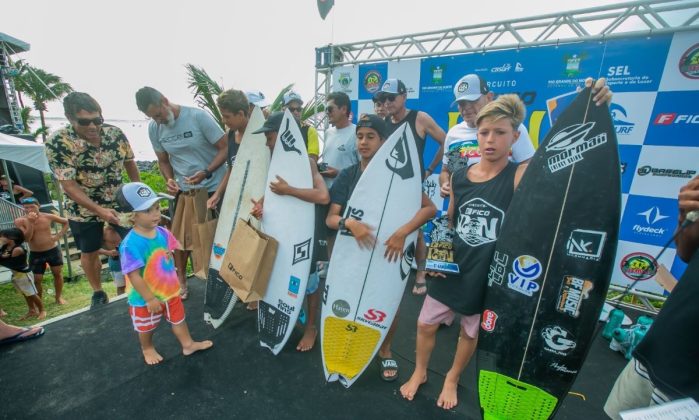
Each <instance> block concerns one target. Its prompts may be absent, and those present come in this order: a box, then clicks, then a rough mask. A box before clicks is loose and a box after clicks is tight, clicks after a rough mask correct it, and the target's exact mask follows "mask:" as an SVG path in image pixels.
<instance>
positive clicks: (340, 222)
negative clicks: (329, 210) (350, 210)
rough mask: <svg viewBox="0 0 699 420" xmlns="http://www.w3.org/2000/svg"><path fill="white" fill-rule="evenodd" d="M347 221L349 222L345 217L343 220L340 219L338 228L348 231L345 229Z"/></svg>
mask: <svg viewBox="0 0 699 420" xmlns="http://www.w3.org/2000/svg"><path fill="white" fill-rule="evenodd" d="M346 221H347V218H345V217H343V218H341V219H340V221H339V222H337V226H338V228H339V229H340V230H347V228H346V227H345V222H346Z"/></svg>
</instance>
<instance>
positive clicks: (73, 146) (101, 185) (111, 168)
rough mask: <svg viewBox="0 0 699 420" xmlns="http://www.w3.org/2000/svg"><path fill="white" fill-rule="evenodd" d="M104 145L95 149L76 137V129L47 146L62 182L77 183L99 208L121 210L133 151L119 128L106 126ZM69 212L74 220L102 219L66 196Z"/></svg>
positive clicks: (65, 131) (58, 135) (62, 132)
mask: <svg viewBox="0 0 699 420" xmlns="http://www.w3.org/2000/svg"><path fill="white" fill-rule="evenodd" d="M100 135H101V137H102V141H101V143H100V145H99V146H93V145H92V144H90V143H89V142H88V141H87V140H84V139H82V138H80V137H78V135H77V134H76V133H75V130H74V129H73V127H72V126H70V125H69V126H68V127H66V128H62V129H60V130H58V131H57V132H55V133H54V134H53V135H52V136H51V137H50V138H49V139H48V140H47V141H46V143H45V146H46V156H47V157H48V160H49V164H50V165H51V169H53V173H54V175H55V176H56V178H57V179H58V180H59V181H69V180H74V181H76V182H77V183H78V185H80V188H82V190H83V191H84V192H85V194H86V195H87V196H88V197H89V198H90V200H92V201H94V202H95V203H97V204H98V205H100V206H102V207H104V208H108V209H118V204H117V203H116V200H115V199H116V192H117V189H119V187H120V186H121V184H122V172H123V170H124V162H125V161H127V160H133V159H134V153H133V150H131V145H129V141H128V140H127V138H126V136H125V135H124V133H123V132H122V131H121V129H119V128H118V127H114V126H112V125H107V124H105V125H103V126H102V128H101V129H100ZM66 210H67V211H68V216H69V218H70V219H71V220H74V221H78V222H94V221H99V220H100V219H99V218H98V217H97V215H95V214H94V213H92V212H91V211H89V210H87V209H86V208H84V207H82V206H80V205H78V203H76V202H75V201H73V200H72V199H71V198H70V197H67V194H66Z"/></svg>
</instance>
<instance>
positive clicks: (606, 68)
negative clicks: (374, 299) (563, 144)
mask: <svg viewBox="0 0 699 420" xmlns="http://www.w3.org/2000/svg"><path fill="white" fill-rule="evenodd" d="M639 51H643V54H639V53H638V52H639ZM468 73H476V74H478V75H480V76H481V77H483V78H484V79H485V80H486V81H487V82H488V86H489V88H490V89H491V90H492V91H493V92H494V93H495V94H496V95H497V94H505V93H516V94H518V95H519V96H520V98H522V101H523V102H524V103H525V105H526V107H527V116H526V118H525V121H524V125H525V126H526V127H527V129H528V131H529V136H530V137H531V139H532V142H533V143H534V146H535V147H538V144H539V142H540V141H542V140H543V139H544V138H545V136H546V133H547V132H548V131H549V129H550V128H551V123H550V120H549V115H548V111H547V105H546V101H547V99H550V98H555V97H558V96H560V95H563V94H566V93H569V92H574V91H575V89H576V88H577V87H580V86H583V84H584V80H585V78H586V77H593V78H597V77H598V76H599V77H606V78H607V80H608V83H609V85H610V86H611V89H612V91H613V92H614V97H613V103H612V104H611V106H610V112H611V114H612V117H613V120H614V125H615V130H616V133H617V138H618V140H619V144H620V147H619V151H620V158H621V170H622V171H623V175H622V192H623V197H622V224H621V227H620V229H621V232H620V239H621V241H620V246H619V252H618V255H617V268H616V269H615V271H614V275H613V278H612V283H614V284H617V285H626V284H628V280H629V277H627V276H626V275H624V274H623V272H622V270H621V269H620V268H619V264H620V263H621V261H622V259H623V258H624V256H625V255H627V254H631V253H634V252H641V253H646V254H650V255H651V256H655V255H656V254H657V252H659V251H660V247H661V246H662V245H663V244H664V243H665V241H667V240H668V239H669V237H670V236H668V235H671V233H669V231H670V230H674V227H675V225H676V223H677V194H678V192H679V189H680V187H682V186H683V185H685V184H686V183H687V182H688V181H689V180H690V179H691V178H693V177H694V176H696V175H697V172H698V171H699V108H697V106H696V104H697V103H699V32H696V31H695V32H688V33H678V34H671V35H652V36H650V37H645V36H644V37H629V38H619V39H614V40H609V41H606V42H576V43H568V44H561V45H558V46H542V47H536V48H521V49H513V50H504V51H489V52H486V53H470V54H459V55H453V56H448V57H436V58H424V59H412V60H401V61H400V62H391V63H377V64H362V65H360V66H358V72H357V76H356V77H355V76H354V75H353V74H354V73H352V71H350V70H349V69H347V66H345V67H343V68H342V69H337V70H335V71H334V72H333V77H334V82H333V84H334V86H336V85H338V84H339V85H341V86H343V85H342V83H344V84H345V85H346V84H347V74H349V77H350V78H351V79H353V80H351V82H350V87H344V88H345V89H352V87H354V89H355V90H356V91H357V95H356V97H357V98H358V99H359V100H358V101H354V100H353V104H354V105H353V109H357V110H358V112H372V111H373V104H372V103H371V100H370V99H371V97H372V95H373V92H374V91H376V90H378V89H379V88H380V86H381V84H382V83H383V82H384V81H385V80H386V78H387V77H398V78H400V79H402V80H403V81H404V82H405V83H406V86H407V87H408V90H409V95H408V101H407V104H406V106H407V107H408V108H409V109H417V110H420V111H423V112H426V113H427V114H429V115H430V116H431V117H432V118H433V119H434V120H435V121H436V122H437V124H438V125H439V126H441V127H442V129H444V131H448V129H449V128H451V127H452V126H454V125H455V124H457V123H459V122H461V117H460V116H459V113H458V110H457V108H456V107H455V106H454V107H452V106H451V104H452V102H453V100H454V95H453V87H454V85H455V84H456V83H457V81H458V80H459V79H460V78H461V77H462V76H464V75H466V74H468ZM341 78H342V79H343V81H342V83H341V82H340V79H341ZM355 83H356V85H355ZM353 98H354V97H353ZM355 119H356V114H355ZM436 151H437V143H436V142H435V141H433V139H431V138H429V137H428V139H427V140H426V147H425V154H424V156H423V162H424V164H425V167H427V166H428V165H429V164H430V162H431V161H432V159H433V157H434V155H435V153H436ZM439 169H440V167H437V171H436V173H438V172H439ZM438 182H439V181H438V179H437V176H436V175H434V176H432V177H430V178H429V179H428V180H427V181H426V183H425V186H424V187H425V188H424V190H425V191H426V192H427V193H428V194H429V193H430V192H431V191H434V192H435V194H434V195H431V197H433V200H434V201H435V202H436V204H437V208H438V209H442V210H446V208H447V203H448V200H441V199H439V198H438V197H439V193H438V191H439V186H438V185H437V184H438ZM429 230H430V227H429V226H428V227H426V229H425V231H426V232H427V231H429ZM644 261H645V260H644V259H643V257H642V256H639V257H638V258H634V259H632V260H631V261H630V263H633V264H631V265H634V266H641V265H643V263H644ZM662 262H663V263H664V264H665V265H666V266H667V267H668V268H670V267H671V268H672V273H673V274H674V275H675V276H676V277H678V278H679V277H680V276H681V274H682V272H683V270H684V267H685V265H684V264H683V263H681V262H680V261H679V259H678V260H677V261H675V251H674V245H672V247H671V249H669V250H668V251H666V253H665V255H664V256H663V258H662ZM628 270H631V271H629V272H632V271H633V268H630V269H628ZM628 270H627V271H628ZM639 284H641V285H642V287H640V289H639V290H644V291H652V292H653V293H662V289H661V288H660V286H658V285H657V284H656V282H655V281H654V280H652V279H651V280H644V281H641V282H639Z"/></svg>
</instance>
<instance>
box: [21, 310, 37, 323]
mask: <svg viewBox="0 0 699 420" xmlns="http://www.w3.org/2000/svg"><path fill="white" fill-rule="evenodd" d="M37 316H39V313H38V312H36V311H33V310H32V311H28V312H27V313H26V314H24V316H23V317H22V318H20V319H19V320H20V321H26V320H28V319H29V318H36V317H37Z"/></svg>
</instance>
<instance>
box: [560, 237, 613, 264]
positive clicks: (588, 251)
mask: <svg viewBox="0 0 699 420" xmlns="http://www.w3.org/2000/svg"><path fill="white" fill-rule="evenodd" d="M606 238H607V233H606V232H599V231H596V230H583V229H575V230H574V231H572V232H570V237H569V238H568V242H567V243H566V248H567V254H568V255H570V256H571V257H577V258H582V259H584V260H593V261H599V260H600V258H601V257H602V249H603V247H604V241H605V239H606Z"/></svg>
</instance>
